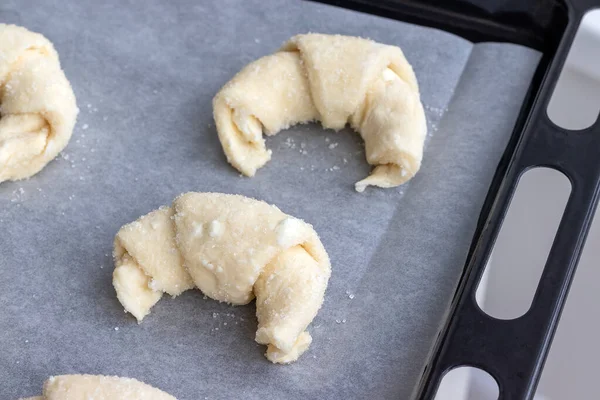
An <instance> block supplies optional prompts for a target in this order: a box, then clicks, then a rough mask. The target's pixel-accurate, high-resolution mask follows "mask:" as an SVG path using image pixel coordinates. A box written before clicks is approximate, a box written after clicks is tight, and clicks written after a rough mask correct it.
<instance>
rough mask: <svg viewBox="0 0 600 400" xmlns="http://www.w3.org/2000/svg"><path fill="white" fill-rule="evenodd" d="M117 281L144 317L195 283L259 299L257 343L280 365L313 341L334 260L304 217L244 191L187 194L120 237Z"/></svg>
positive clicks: (120, 293)
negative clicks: (313, 326)
mask: <svg viewBox="0 0 600 400" xmlns="http://www.w3.org/2000/svg"><path fill="white" fill-rule="evenodd" d="M114 257H115V270H114V273H113V285H114V287H115V290H116V292H117V297H118V299H119V301H120V302H121V304H122V305H123V306H124V307H125V310H126V311H128V312H130V313H131V314H133V315H134V316H135V317H136V318H137V319H138V321H140V322H141V320H142V319H143V318H144V317H145V316H146V315H148V313H149V312H150V308H151V307H152V306H153V305H154V304H155V303H156V302H157V301H158V300H159V299H160V298H161V296H162V294H163V292H164V293H168V294H170V295H172V296H177V295H179V294H181V293H182V292H183V291H185V290H188V289H191V288H193V287H197V288H199V289H200V290H201V291H202V292H203V293H204V294H206V295H207V296H208V297H210V298H212V299H215V300H219V301H224V302H227V303H230V304H235V305H237V304H240V305H241V304H247V303H249V302H250V301H252V300H253V299H254V297H255V296H256V314H257V317H258V330H257V332H256V341H257V342H258V343H261V344H265V345H268V348H267V353H266V356H267V358H268V359H269V360H270V361H272V362H276V363H288V362H292V361H295V360H296V359H297V358H298V357H299V356H300V355H301V354H302V353H303V352H304V351H305V350H306V349H307V348H308V346H309V345H310V343H311V340H312V338H311V336H310V334H309V333H308V332H306V328H307V326H308V325H309V324H310V323H311V321H312V320H313V318H314V317H315V315H316V314H317V312H318V310H319V308H320V307H321V304H322V302H323V297H324V295H325V289H326V287H327V283H328V280H329V276H330V273H331V267H330V262H329V257H328V255H327V252H326V251H325V248H324V247H323V245H322V244H321V241H320V240H319V237H318V235H317V233H316V232H315V231H314V229H313V228H312V226H311V225H309V224H307V223H306V222H304V221H302V220H300V219H297V218H294V217H290V216H288V215H286V214H284V213H283V212H282V211H281V210H279V209H278V208H277V207H275V206H271V205H269V204H267V203H265V202H262V201H258V200H254V199H250V198H247V197H243V196H238V195H227V194H220V193H187V194H184V195H181V196H179V197H178V198H176V199H175V201H174V202H173V205H172V206H171V207H162V208H160V209H159V210H156V211H153V212H151V213H149V214H147V215H145V216H143V217H141V218H140V219H139V220H137V221H135V222H133V223H130V224H128V225H125V226H123V227H122V228H121V229H120V230H119V232H118V233H117V235H116V238H115V249H114Z"/></svg>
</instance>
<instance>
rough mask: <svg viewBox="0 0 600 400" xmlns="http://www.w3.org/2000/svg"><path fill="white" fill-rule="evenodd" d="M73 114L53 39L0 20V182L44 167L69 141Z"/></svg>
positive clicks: (72, 100) (72, 99)
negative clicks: (51, 40) (1, 22)
mask: <svg viewBox="0 0 600 400" xmlns="http://www.w3.org/2000/svg"><path fill="white" fill-rule="evenodd" d="M77 113H78V110H77V105H76V103H75V95H74V94H73V90H72V89H71V85H70V84H69V81H68V80H67V78H66V77H65V74H64V72H63V71H62V69H61V67H60V62H59V59H58V54H57V53H56V51H55V50H54V47H53V46H52V43H50V41H49V40H48V39H46V38H45V37H44V36H42V35H40V34H38V33H34V32H30V31H28V30H27V29H25V28H22V27H19V26H15V25H6V24H0V182H3V181H6V180H19V179H23V178H28V177H30V176H32V175H34V174H36V173H38V172H39V171H40V170H41V169H42V168H44V166H45V165H46V164H48V162H50V161H51V160H52V159H53V158H54V157H56V155H57V154H58V153H59V152H60V151H61V150H62V149H64V148H65V146H66V145H67V143H68V142H69V139H70V138H71V134H72V132H73V127H74V126H75V120H76V118H77Z"/></svg>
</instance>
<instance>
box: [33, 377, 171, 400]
mask: <svg viewBox="0 0 600 400" xmlns="http://www.w3.org/2000/svg"><path fill="white" fill-rule="evenodd" d="M89 399H94V400H177V399H176V398H175V397H173V396H171V395H169V394H167V393H165V392H163V391H161V390H158V389H156V388H153V387H152V386H150V385H147V384H145V383H142V382H140V381H138V380H135V379H132V378H119V377H116V376H102V375H61V376H53V377H50V378H49V379H48V380H47V381H46V382H45V383H44V388H43V395H42V396H37V397H30V398H28V399H23V400H89Z"/></svg>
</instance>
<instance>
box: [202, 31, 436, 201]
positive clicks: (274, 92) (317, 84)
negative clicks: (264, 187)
mask: <svg viewBox="0 0 600 400" xmlns="http://www.w3.org/2000/svg"><path fill="white" fill-rule="evenodd" d="M213 112H214V118H215V122H216V126H217V132H218V135H219V140H220V141H221V144H222V146H223V150H224V151H225V154H226V156H227V160H228V161H229V163H231V165H233V166H234V167H235V168H236V169H238V170H239V171H240V172H242V173H243V174H244V175H247V176H254V174H255V173H256V170H257V169H258V168H260V167H262V166H263V165H264V164H265V163H266V162H267V161H269V160H270V159H271V150H268V149H267V148H266V146H265V141H264V139H263V137H262V134H263V131H264V133H265V134H267V135H274V134H276V133H277V132H279V131H280V130H282V129H286V128H288V127H290V126H291V125H294V124H297V123H303V122H309V121H313V120H319V121H321V123H322V125H323V127H324V128H331V129H335V130H339V129H341V128H343V127H344V126H345V125H346V124H347V123H350V125H351V126H352V127H353V128H354V129H355V130H356V131H358V132H359V133H360V134H361V136H362V138H363V139H364V141H365V147H366V156H367V161H368V162H369V164H371V165H374V166H375V168H374V170H373V171H372V172H371V175H369V176H368V177H367V178H365V179H363V180H361V181H360V182H357V183H356V186H355V187H356V190H357V191H359V192H362V191H363V190H364V189H365V187H367V186H369V185H373V186H379V187H382V188H389V187H394V186H398V185H400V184H402V183H404V182H406V181H408V180H409V179H411V178H412V177H413V176H414V175H415V174H416V173H417V171H418V170H419V168H420V166H421V160H422V157H423V144H424V141H425V137H426V133H427V124H426V120H425V112H424V111H423V105H422V104H421V100H420V95H419V87H418V84H417V79H416V77H415V74H414V72H413V70H412V67H411V66H410V64H408V62H407V61H406V58H405V57H404V54H403V53H402V50H400V48H398V47H396V46H388V45H383V44H380V43H376V42H373V41H371V40H367V39H363V38H359V37H350V36H340V35H322V34H307V35H298V36H295V37H293V38H292V39H290V40H289V41H288V42H287V43H286V44H284V46H283V47H282V48H281V49H280V50H279V51H278V52H276V53H275V54H273V55H269V56H266V57H263V58H261V59H259V60H256V61H254V62H252V63H250V64H248V65H247V66H246V67H244V68H243V69H242V70H241V71H240V72H239V73H238V74H237V75H236V76H234V77H233V79H231V81H229V82H228V83H227V84H225V86H223V88H222V89H221V90H220V91H219V92H218V93H217V95H216V96H215V98H214V99H213Z"/></svg>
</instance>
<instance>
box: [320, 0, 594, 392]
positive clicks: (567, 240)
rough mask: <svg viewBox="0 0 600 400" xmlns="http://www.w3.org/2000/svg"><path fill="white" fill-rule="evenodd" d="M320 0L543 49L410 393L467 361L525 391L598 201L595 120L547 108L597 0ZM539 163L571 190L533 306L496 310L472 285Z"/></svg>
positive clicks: (539, 364)
mask: <svg viewBox="0 0 600 400" xmlns="http://www.w3.org/2000/svg"><path fill="white" fill-rule="evenodd" d="M325 2H326V3H330V4H336V5H339V6H342V7H349V8H352V9H356V10H361V11H363V12H370V13H374V14H378V15H386V16H387V17H390V18H397V19H400V20H404V21H411V22H415V23H419V24H421V25H426V26H432V27H438V28H440V29H444V30H447V31H450V32H453V33H456V34H458V35H461V36H464V37H466V38H468V39H469V40H471V41H474V42H478V41H496V40H497V41H504V42H513V43H519V44H523V45H525V46H528V47H532V48H536V49H539V50H540V51H542V52H543V57H542V60H541V62H540V64H539V67H538V70H537V73H536V76H535V78H534V80H533V82H532V85H531V87H530V90H529V94H528V96H527V98H526V101H525V102H524V104H523V108H522V110H521V114H520V118H519V120H518V122H517V124H516V126H515V130H514V133H513V137H512V140H511V142H510V144H509V146H508V147H507V150H506V152H505V155H504V157H503V160H502V161H501V163H500V164H499V166H498V169H497V172H496V176H495V178H494V181H493V183H492V185H491V187H490V189H489V192H488V196H487V199H486V201H485V204H484V207H483V209H482V212H481V215H480V218H479V222H478V227H477V230H476V233H475V236H474V238H473V242H472V246H471V249H470V252H469V257H468V260H467V263H466V265H465V269H464V272H463V275H462V277H461V280H460V283H459V285H458V288H457V290H456V293H455V295H454V298H453V301H452V304H451V307H450V311H449V315H448V317H447V320H446V322H445V324H444V327H443V329H441V330H440V332H439V335H438V340H437V343H436V345H435V349H434V351H433V353H432V355H431V357H430V359H429V362H428V363H427V365H426V366H425V368H424V371H423V375H422V379H421V382H420V384H419V386H418V390H417V394H416V398H418V399H432V398H434V396H435V393H436V391H437V389H438V387H439V384H440V382H441V379H442V378H443V376H444V374H445V373H446V372H448V371H449V370H451V369H452V368H456V367H458V366H464V365H469V366H474V367H478V368H481V369H483V370H485V371H487V372H488V373H490V374H491V375H492V377H493V378H494V379H495V380H496V381H497V383H498V386H499V389H500V397H499V398H500V399H502V400H504V399H506V400H508V399H510V400H513V399H530V398H532V397H533V395H534V394H535V391H536V387H537V383H538V381H539V378H540V376H541V373H542V369H543V365H544V362H545V359H546V356H547V354H548V351H549V349H550V346H551V343H552V338H553V336H554V333H555V331H556V328H557V325H558V322H559V319H560V314H561V311H562V309H563V306H564V303H565V301H566V298H567V294H568V291H569V287H570V285H571V282H572V278H573V275H574V273H575V270H576V266H577V262H578V260H579V257H580V254H581V251H582V249H583V246H584V243H585V239H586V235H587V233H588V230H589V227H590V224H591V221H592V218H593V215H594V212H595V209H596V205H597V202H598V186H599V182H600V180H599V178H600V162H599V161H598V155H597V149H598V148H600V123H599V122H598V121H596V122H595V123H594V124H593V125H592V126H590V127H589V128H586V129H584V130H580V131H577V132H576V133H574V132H573V131H569V130H567V129H563V128H561V127H558V126H556V125H555V124H553V123H552V121H550V119H549V117H548V115H547V113H546V109H547V107H548V103H549V101H550V98H551V96H552V93H553V89H554V87H555V85H556V82H557V80H558V78H559V75H560V71H561V70H562V66H563V64H564V62H565V60H566V57H567V55H568V53H569V49H570V47H571V45H572V43H573V40H574V37H575V34H576V32H577V29H578V27H579V24H580V23H581V20H582V18H583V17H584V15H585V14H586V12H588V11H590V10H591V9H594V8H597V7H599V6H600V1H597V0H567V1H556V0H541V1H521V2H515V1H502V0H500V1H484V0H478V1H434V0H426V1H399V0H383V1H377V2H371V1H368V0H350V1H340V0H331V1H325ZM540 166H543V167H548V168H554V169H556V170H558V171H560V172H562V173H564V174H565V175H566V176H567V177H568V179H569V180H570V182H571V187H572V189H571V195H570V198H569V201H568V204H567V206H566V209H565V212H564V214H563V217H562V219H561V222H560V226H559V229H558V231H557V233H556V236H555V239H554V243H553V245H552V248H551V251H550V253H549V256H548V259H547V261H546V264H545V267H544V271H543V273H542V276H541V278H540V282H539V284H538V287H537V290H536V292H535V296H534V299H533V302H532V304H531V307H530V309H529V310H528V311H527V312H526V313H525V314H524V315H523V316H521V317H518V318H516V319H512V320H499V319H496V318H493V317H491V316H489V315H487V314H485V313H484V312H483V311H482V310H481V309H480V308H479V306H478V305H477V302H476V300H475V292H476V290H477V286H478V284H479V281H480V279H481V277H482V275H483V272H484V270H485V267H486V263H487V261H488V259H489V257H490V254H491V251H492V249H493V247H494V242H495V240H496V238H497V235H498V232H499V230H500V227H501V225H502V221H503V219H504V217H505V215H506V212H507V209H508V207H509V204H510V200H511V198H512V196H513V194H514V192H515V189H516V187H517V183H518V181H519V178H520V177H521V175H522V174H523V173H525V172H526V171H527V170H528V169H530V168H533V167H540Z"/></svg>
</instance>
